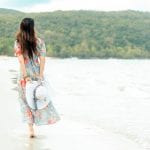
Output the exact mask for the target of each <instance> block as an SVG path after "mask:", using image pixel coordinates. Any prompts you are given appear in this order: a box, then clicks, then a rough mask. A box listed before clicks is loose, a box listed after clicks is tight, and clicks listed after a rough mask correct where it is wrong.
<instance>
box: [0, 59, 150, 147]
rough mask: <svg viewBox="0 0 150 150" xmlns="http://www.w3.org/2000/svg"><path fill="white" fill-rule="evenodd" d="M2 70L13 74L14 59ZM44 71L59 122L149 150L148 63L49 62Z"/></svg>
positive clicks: (4, 63)
mask: <svg viewBox="0 0 150 150" xmlns="http://www.w3.org/2000/svg"><path fill="white" fill-rule="evenodd" d="M3 67H6V68H8V69H9V70H10V69H12V70H17V68H18V62H17V59H16V58H11V57H10V58H9V57H7V58H4V59H1V60H0V68H3ZM45 69H46V70H45V73H46V75H47V76H48V78H49V80H50V83H51V86H52V88H53V90H54V103H55V104H56V105H57V109H58V110H59V113H60V114H61V115H62V116H65V117H66V118H68V119H71V120H74V121H77V122H84V123H87V124H91V125H93V126H95V127H97V128H103V129H105V130H107V131H110V132H114V133H117V134H120V135H122V136H124V137H126V138H129V139H131V140H134V141H135V142H137V143H139V144H141V145H142V146H143V147H145V148H147V149H149V148H150V60H146V59H145V60H136V59H135V60H121V59H77V58H70V59H52V58H47V61H46V67H45Z"/></svg>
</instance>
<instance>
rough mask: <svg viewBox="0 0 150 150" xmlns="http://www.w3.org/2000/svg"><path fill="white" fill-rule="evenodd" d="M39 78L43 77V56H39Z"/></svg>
mask: <svg viewBox="0 0 150 150" xmlns="http://www.w3.org/2000/svg"><path fill="white" fill-rule="evenodd" d="M39 59H40V78H43V73H44V68H45V57H44V56H40V57H39Z"/></svg>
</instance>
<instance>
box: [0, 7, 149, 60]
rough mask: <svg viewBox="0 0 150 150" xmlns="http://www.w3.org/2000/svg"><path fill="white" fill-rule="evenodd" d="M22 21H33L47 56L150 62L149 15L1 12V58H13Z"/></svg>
mask: <svg viewBox="0 0 150 150" xmlns="http://www.w3.org/2000/svg"><path fill="white" fill-rule="evenodd" d="M24 17H32V18H34V19H35V26H36V31H37V34H38V36H39V37H41V38H43V39H44V40H45V43H46V47H47V55H48V56H51V57H53V56H54V57H80V58H93V57H99V58H109V57H114V58H150V13H149V12H138V11H130V10H129V11H119V12H99V11H54V12H46V13H23V12H19V11H15V10H8V9H0V54H1V55H13V44H14V40H15V33H16V31H17V30H18V28H19V23H20V21H21V19H23V18H24Z"/></svg>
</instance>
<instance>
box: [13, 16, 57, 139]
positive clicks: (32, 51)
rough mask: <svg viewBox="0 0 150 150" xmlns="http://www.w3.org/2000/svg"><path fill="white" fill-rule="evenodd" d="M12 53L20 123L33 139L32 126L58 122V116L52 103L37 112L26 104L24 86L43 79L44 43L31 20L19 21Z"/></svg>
mask: <svg viewBox="0 0 150 150" xmlns="http://www.w3.org/2000/svg"><path fill="white" fill-rule="evenodd" d="M14 51H15V52H14V54H15V56H17V57H18V62H19V64H20V71H19V74H18V78H17V85H18V92H19V93H18V94H19V103H20V107H21V114H22V121H23V122H25V123H27V124H28V127H29V137H31V138H33V137H35V133H34V127H33V125H37V126H38V125H48V124H52V123H56V122H57V121H59V120H60V116H59V114H58V113H57V111H56V109H55V107H54V106H53V103H52V102H50V103H48V104H47V106H45V107H44V108H42V109H38V110H34V109H32V108H31V107H30V106H29V105H28V103H27V99H26V84H27V83H28V82H30V81H32V80H35V81H42V80H44V79H45V75H44V67H45V56H46V48H45V43H44V41H43V40H42V39H40V38H38V37H37V36H36V34H35V30H34V20H33V19H32V18H24V19H23V20H22V21H21V23H20V30H19V32H18V34H17V36H16V41H15V43H14Z"/></svg>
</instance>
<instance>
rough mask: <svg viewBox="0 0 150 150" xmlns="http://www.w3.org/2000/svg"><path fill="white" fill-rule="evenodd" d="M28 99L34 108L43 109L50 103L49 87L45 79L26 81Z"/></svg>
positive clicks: (30, 105)
mask: <svg viewBox="0 0 150 150" xmlns="http://www.w3.org/2000/svg"><path fill="white" fill-rule="evenodd" d="M25 96H26V101H27V103H28V105H29V107H30V108H32V109H35V110H36V109H42V108H44V107H46V106H47V105H48V103H49V102H50V99H49V97H48V88H47V87H46V85H45V84H44V82H43V81H40V82H39V81H31V82H27V83H26V92H25Z"/></svg>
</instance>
